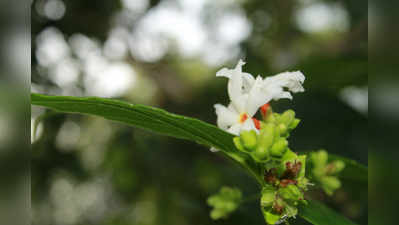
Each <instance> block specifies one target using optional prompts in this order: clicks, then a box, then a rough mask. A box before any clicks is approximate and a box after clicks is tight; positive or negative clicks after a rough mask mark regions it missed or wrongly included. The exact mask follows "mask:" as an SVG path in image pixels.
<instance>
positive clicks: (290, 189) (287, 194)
mask: <svg viewBox="0 0 399 225" xmlns="http://www.w3.org/2000/svg"><path fill="white" fill-rule="evenodd" d="M278 193H279V195H280V196H281V197H282V198H283V199H286V200H291V201H298V200H299V199H302V198H303V193H302V192H301V191H300V190H299V188H298V187H297V186H296V185H293V184H290V185H287V187H284V188H280V189H279V190H278Z"/></svg>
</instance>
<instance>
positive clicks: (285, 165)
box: [233, 107, 309, 224]
mask: <svg viewBox="0 0 399 225" xmlns="http://www.w3.org/2000/svg"><path fill="white" fill-rule="evenodd" d="M262 115H263V113H262ZM299 122H300V121H299V119H297V118H295V113H294V111H292V110H287V111H285V112H284V113H282V114H279V113H273V112H271V109H270V107H269V110H268V111H267V112H266V116H264V118H263V121H260V127H261V128H260V130H259V132H258V133H256V132H255V131H253V130H251V131H242V132H241V134H240V136H238V137H235V138H234V139H233V140H234V144H235V146H236V147H237V149H238V150H240V151H242V152H245V153H247V154H249V155H250V156H251V158H252V159H253V160H254V161H255V162H257V163H258V164H259V166H260V167H261V169H262V170H263V178H264V180H263V183H262V195H261V199H260V206H261V209H262V212H263V215H264V217H265V221H266V222H267V223H268V224H279V223H281V222H283V221H285V220H286V219H288V218H290V217H295V216H296V215H297V212H298V209H297V205H298V204H299V203H303V204H306V201H305V200H304V192H305V191H306V190H307V186H308V184H309V181H308V179H307V178H306V177H305V166H306V155H298V154H296V153H294V152H293V151H292V150H291V149H290V148H289V147H288V140H287V138H288V137H289V134H290V132H291V131H292V130H293V129H294V128H295V127H296V126H297V125H298V124H299Z"/></svg>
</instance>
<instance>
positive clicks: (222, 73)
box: [216, 59, 245, 78]
mask: <svg viewBox="0 0 399 225" xmlns="http://www.w3.org/2000/svg"><path fill="white" fill-rule="evenodd" d="M243 65H245V62H244V61H242V60H241V59H240V60H239V61H238V63H237V65H236V67H235V68H234V69H229V68H222V69H220V70H219V71H218V72H216V76H217V77H227V78H231V77H232V76H233V74H234V73H235V72H236V71H239V72H242V66H243Z"/></svg>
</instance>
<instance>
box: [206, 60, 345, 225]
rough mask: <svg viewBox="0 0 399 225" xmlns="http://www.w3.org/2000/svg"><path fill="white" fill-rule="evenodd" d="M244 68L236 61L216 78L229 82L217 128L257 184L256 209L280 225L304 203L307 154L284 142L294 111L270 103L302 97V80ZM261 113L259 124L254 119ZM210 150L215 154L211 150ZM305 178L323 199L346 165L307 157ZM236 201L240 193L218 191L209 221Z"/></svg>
mask: <svg viewBox="0 0 399 225" xmlns="http://www.w3.org/2000/svg"><path fill="white" fill-rule="evenodd" d="M244 64H245V63H244V62H243V61H241V60H240V61H239V62H238V64H237V66H236V67H235V68H234V69H227V68H223V69H221V70H220V71H218V72H217V74H216V76H218V77H226V78H228V79H229V80H228V94H229V98H230V104H229V105H228V106H227V107H225V106H223V105H221V104H216V105H215V109H216V114H217V125H218V126H219V127H220V128H221V129H223V130H225V131H227V132H229V133H231V134H234V135H236V136H235V137H234V138H233V142H234V145H235V147H236V148H237V152H236V153H233V154H237V155H236V157H237V158H239V159H240V160H238V161H239V162H240V163H249V164H251V165H253V166H252V167H251V169H252V173H254V174H255V176H256V178H257V180H258V182H259V183H260V185H261V187H262V190H261V197H260V207H261V210H262V213H263V215H264V218H265V221H266V223H267V224H280V223H282V222H284V221H286V220H287V219H288V218H291V217H295V216H296V215H297V213H298V204H307V202H306V200H305V199H304V192H305V191H307V188H308V185H309V184H310V183H309V179H308V178H306V175H307V176H309V174H305V171H306V170H305V167H306V163H307V160H306V159H307V156H306V155H298V154H297V153H295V152H294V151H292V150H291V149H290V148H289V143H288V140H287V138H288V137H289V135H290V132H291V131H292V130H293V129H295V128H296V127H297V126H298V124H299V122H300V120H299V119H297V118H296V117H295V112H294V111H293V110H287V111H285V112H283V113H281V114H279V113H276V112H273V110H272V108H271V106H270V104H269V102H270V101H271V100H278V99H281V98H288V99H292V96H291V93H290V92H293V93H296V92H303V91H304V88H303V87H302V84H303V82H304V80H305V76H304V75H303V74H302V73H301V72H299V71H297V72H285V73H281V74H278V75H275V76H271V77H266V78H262V77H260V76H257V77H256V78H254V77H253V76H252V75H251V74H249V73H245V72H243V71H242V66H243V65H244ZM258 110H260V113H261V115H262V119H261V120H258V119H256V118H254V115H255V114H256V112H257V111H258ZM211 150H215V151H216V149H214V148H212V149H211ZM308 161H309V162H310V170H309V171H310V173H311V175H310V176H309V177H310V178H311V179H312V180H315V181H316V183H317V184H319V185H320V186H321V187H322V188H323V190H324V191H325V192H326V193H327V194H332V193H333V192H334V191H335V190H336V189H337V188H339V187H340V183H339V180H338V179H337V178H336V177H335V176H334V175H336V174H337V173H339V172H340V171H341V170H342V169H343V168H344V166H345V164H344V163H343V162H341V161H335V162H332V163H328V162H327V153H326V152H324V151H322V152H318V153H312V154H311V155H310V160H308ZM240 202H241V193H240V192H238V190H235V189H228V188H223V189H222V191H221V192H220V193H219V194H218V195H216V196H213V197H211V198H209V199H208V204H209V205H211V206H212V207H214V209H213V210H212V212H211V217H212V218H213V219H219V218H225V217H226V216H227V215H228V214H230V213H231V212H232V211H234V210H235V209H236V208H237V207H238V205H239V203H240Z"/></svg>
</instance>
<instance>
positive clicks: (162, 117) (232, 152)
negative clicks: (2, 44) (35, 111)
mask: <svg viewBox="0 0 399 225" xmlns="http://www.w3.org/2000/svg"><path fill="white" fill-rule="evenodd" d="M31 102H32V104H33V105H38V106H44V107H47V108H50V109H53V110H56V111H59V112H65V113H80V114H86V115H94V116H101V117H104V118H106V119H109V120H113V121H118V122H121V123H124V124H128V125H132V126H136V127H140V128H143V129H146V130H149V131H153V132H156V133H159V134H163V135H167V136H172V137H176V138H181V139H186V140H191V141H195V142H197V143H199V144H202V145H205V146H208V147H211V146H212V147H215V148H217V149H220V150H221V152H222V153H225V154H226V155H227V156H228V157H230V158H231V159H234V160H236V161H239V162H240V164H241V165H242V166H244V167H245V168H246V169H248V170H249V172H250V173H251V174H252V175H253V176H254V177H255V178H256V179H257V180H258V181H259V179H261V178H260V177H259V175H258V172H257V171H258V170H259V168H257V166H256V164H255V163H253V162H251V161H250V160H248V161H246V158H248V157H247V156H246V155H245V154H243V153H240V152H239V151H237V150H236V148H235V146H234V144H233V137H234V136H233V135H231V134H229V133H227V132H225V131H223V130H221V129H219V128H218V127H216V126H214V125H211V124H208V123H205V122H202V121H200V120H198V119H194V118H189V117H185V116H180V115H176V114H172V113H169V112H167V111H165V110H162V109H159V108H154V107H150V106H145V105H138V104H130V103H126V102H123V101H118V100H113V99H105V98H97V97H70V96H47V95H41V94H31Z"/></svg>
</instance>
